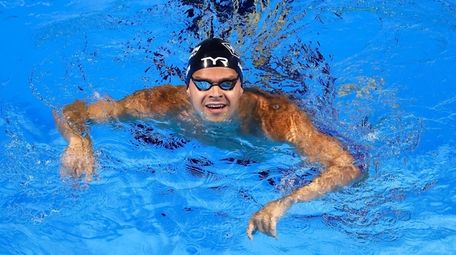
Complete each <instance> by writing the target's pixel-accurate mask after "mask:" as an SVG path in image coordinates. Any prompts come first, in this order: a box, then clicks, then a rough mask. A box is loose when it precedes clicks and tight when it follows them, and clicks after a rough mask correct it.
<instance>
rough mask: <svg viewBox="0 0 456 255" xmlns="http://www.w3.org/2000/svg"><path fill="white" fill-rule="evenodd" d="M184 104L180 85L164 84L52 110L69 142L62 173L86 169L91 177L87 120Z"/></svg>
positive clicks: (165, 111)
mask: <svg viewBox="0 0 456 255" xmlns="http://www.w3.org/2000/svg"><path fill="white" fill-rule="evenodd" d="M187 104H188V102H187V100H186V95H185V89H184V88H183V87H175V86H169V85H166V86H160V87H155V88H152V89H146V90H140V91H137V92H135V93H133V94H132V95H130V96H127V97H126V98H124V99H122V100H119V101H115V100H112V99H109V98H106V99H102V100H99V101H97V102H95V103H92V104H89V105H87V104H86V103H84V102H82V101H79V100H77V101H75V102H74V103H72V104H69V105H67V106H65V107H64V108H63V112H62V115H59V114H57V112H55V111H54V112H53V114H54V118H55V121H56V125H57V127H58V129H59V131H60V133H61V134H62V135H63V137H64V138H65V139H66V141H67V142H68V147H67V148H66V149H65V151H64V153H63V155H62V157H61V163H62V165H61V174H62V175H71V176H74V177H80V176H81V175H83V174H84V173H85V178H86V180H87V181H90V180H91V179H92V175H93V170H94V164H95V159H94V153H93V146H92V141H91V138H90V135H89V129H88V124H89V123H104V122H108V121H111V120H113V119H125V118H143V117H154V116H157V115H165V114H169V113H171V112H178V111H179V110H182V109H183V108H185V107H186V106H187Z"/></svg>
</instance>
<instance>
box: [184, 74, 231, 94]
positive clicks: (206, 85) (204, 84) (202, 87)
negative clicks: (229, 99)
mask: <svg viewBox="0 0 456 255" xmlns="http://www.w3.org/2000/svg"><path fill="white" fill-rule="evenodd" d="M191 80H192V81H193V83H194V84H195V86H196V88H197V89H198V90H199V91H207V90H209V89H211V88H212V87H213V86H216V85H218V86H219V87H220V88H221V89H223V90H232V89H233V88H234V86H236V83H237V81H238V80H239V77H236V79H231V80H221V81H219V82H211V81H207V80H195V79H193V77H192V78H191Z"/></svg>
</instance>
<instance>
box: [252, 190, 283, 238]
mask: <svg viewBox="0 0 456 255" xmlns="http://www.w3.org/2000/svg"><path fill="white" fill-rule="evenodd" d="M290 206H291V202H290V200H289V199H287V198H286V197H285V198H282V199H279V200H274V201H272V202H269V203H267V204H266V205H265V206H264V207H263V208H262V209H261V210H259V211H258V212H256V213H255V214H254V215H253V216H252V218H250V221H249V226H248V227H247V236H248V237H249V239H250V240H252V239H253V234H254V233H255V232H256V231H257V230H259V231H260V232H263V233H264V234H266V235H268V236H272V237H276V236H277V231H276V226H277V221H278V220H279V219H280V217H282V215H283V214H284V213H285V212H286V211H287V210H288V208H289V207H290Z"/></svg>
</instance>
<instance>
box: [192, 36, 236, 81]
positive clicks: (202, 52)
mask: <svg viewBox="0 0 456 255" xmlns="http://www.w3.org/2000/svg"><path fill="white" fill-rule="evenodd" d="M208 67H229V68H231V69H234V70H235V71H236V72H237V73H238V75H239V79H240V81H241V85H242V66H241V60H240V58H239V55H237V54H236V52H235V51H234V49H233V47H231V45H230V44H229V43H228V42H226V41H224V40H222V39H220V38H210V39H206V40H204V41H203V42H201V43H200V44H198V45H197V46H196V47H195V48H194V49H193V50H192V53H190V57H189V59H188V66H187V74H186V77H185V84H187V86H188V85H189V82H190V78H191V77H192V75H193V73H194V72H196V71H198V70H200V69H203V68H208Z"/></svg>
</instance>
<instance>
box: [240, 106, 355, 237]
mask: <svg viewBox="0 0 456 255" xmlns="http://www.w3.org/2000/svg"><path fill="white" fill-rule="evenodd" d="M284 101H285V102H286V101H287V100H284ZM285 102H283V101H282V102H281V104H275V105H274V104H272V108H271V109H270V110H272V112H271V113H270V114H267V115H268V116H262V118H261V119H262V120H263V122H262V124H263V130H264V131H265V132H266V134H267V135H268V136H269V137H271V138H272V139H274V140H280V141H287V142H290V143H292V144H293V145H295V146H296V148H297V149H298V151H299V152H300V153H301V154H303V155H306V156H307V158H308V159H309V160H310V161H313V162H319V163H321V164H322V165H323V166H324V167H325V170H324V171H323V172H322V173H321V175H320V176H318V177H317V178H315V179H314V180H313V181H312V182H311V183H309V184H308V185H305V186H303V187H300V188H298V189H297V190H295V191H294V192H292V193H291V194H289V195H287V196H285V197H283V198H280V199H278V200H274V201H271V202H269V203H268V204H266V205H265V206H264V207H263V208H262V209H261V210H260V211H258V212H257V213H255V214H254V215H253V216H252V218H251V219H250V222H249V225H248V228H247V236H248V237H249V238H250V239H252V234H253V233H254V232H255V231H256V230H259V231H261V232H263V233H265V234H267V235H269V236H274V237H275V236H276V224H277V221H278V220H279V218H280V217H281V216H283V215H284V214H285V212H286V211H287V210H288V209H289V208H290V207H291V206H292V205H293V204H295V203H298V202H305V201H310V200H313V199H315V198H318V197H320V196H322V195H324V194H326V193H328V192H330V191H333V190H335V189H337V188H340V187H343V186H345V185H347V184H349V183H351V182H352V181H354V180H355V179H357V178H358V177H359V176H360V174H361V172H360V170H359V169H358V168H357V167H356V166H354V164H353V157H352V156H351V155H350V154H349V153H348V152H347V151H346V150H344V149H343V148H342V146H341V144H340V143H339V142H338V141H337V140H336V139H334V138H332V137H330V136H327V135H325V134H323V133H321V132H320V131H318V130H317V129H316V128H315V127H314V126H313V125H312V123H311V122H310V120H309V119H308V117H307V115H306V114H305V113H304V112H303V111H301V110H300V109H299V108H298V107H297V106H296V105H294V104H292V103H289V102H287V103H285ZM277 105H279V107H277ZM276 108H277V109H276ZM280 108H282V109H280ZM274 111H275V112H274ZM265 119H266V120H265ZM264 120H265V121H267V125H266V124H265V122H264Z"/></svg>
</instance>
